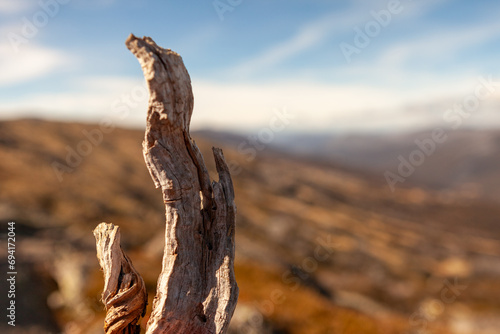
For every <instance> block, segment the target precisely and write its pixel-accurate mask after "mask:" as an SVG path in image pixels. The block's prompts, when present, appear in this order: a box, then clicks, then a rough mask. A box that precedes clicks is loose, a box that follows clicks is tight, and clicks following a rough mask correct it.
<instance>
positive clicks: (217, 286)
mask: <svg viewBox="0 0 500 334" xmlns="http://www.w3.org/2000/svg"><path fill="white" fill-rule="evenodd" d="M126 45H127V47H128V48H129V50H130V51H131V52H132V53H133V54H134V55H135V56H136V57H137V58H138V60H139V63H140V64H141V67H142V70H143V72H144V77H145V79H146V82H147V84H148V87H149V92H150V98H149V106H148V113H147V128H146V133H145V138H144V142H143V154H144V159H145V161H146V165H147V168H148V170H149V172H150V174H151V177H152V179H153V181H154V184H155V186H156V187H157V188H161V190H162V193H163V200H164V203H165V208H166V231H165V249H164V253H163V263H162V264H163V266H162V272H161V274H160V276H159V278H158V285H157V291H156V296H155V298H154V301H153V309H152V313H151V316H150V318H149V321H148V325H147V329H146V333H151V334H152V333H207V334H208V333H211V334H213V333H225V332H226V330H227V327H228V325H229V322H230V320H231V317H232V315H233V312H234V309H235V307H236V303H237V299H238V286H237V284H236V280H235V277H234V226H235V214H236V206H235V204H234V190H233V184H232V181H231V176H230V174H229V169H228V167H227V165H226V163H225V160H224V156H223V154H222V151H221V150H220V149H217V148H213V154H214V158H215V164H216V168H217V173H218V175H219V181H218V182H215V181H212V182H211V181H210V177H209V174H208V171H207V168H206V167H205V163H204V161H203V157H202V155H201V153H200V151H199V149H198V147H197V146H196V144H195V142H194V141H193V140H192V139H191V137H190V134H189V124H190V121H191V115H192V112H193V92H192V88H191V79H190V77H189V74H188V72H187V70H186V68H185V67H184V64H183V62H182V58H181V57H180V56H179V55H178V54H177V53H175V52H173V51H171V50H169V49H163V48H161V47H159V46H158V45H156V43H155V42H154V41H153V40H152V39H151V38H149V37H144V38H137V37H135V36H134V35H130V36H129V38H128V39H127V41H126ZM138 228H140V227H138Z"/></svg>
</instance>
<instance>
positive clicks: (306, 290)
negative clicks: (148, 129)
mask: <svg viewBox="0 0 500 334" xmlns="http://www.w3.org/2000/svg"><path fill="white" fill-rule="evenodd" d="M98 129H99V126H98V125H95V124H85V125H84V124H70V123H56V122H46V121H39V120H20V121H9V122H1V123H0V161H1V164H0V182H1V188H0V217H1V220H2V221H5V222H6V221H15V222H16V231H17V239H16V241H17V244H16V245H17V246H16V247H17V249H16V251H17V252H16V254H17V256H18V257H17V260H18V267H19V269H18V272H19V276H18V284H19V297H18V303H19V308H18V317H17V321H18V326H16V333H22V332H23V330H24V331H25V332H28V331H29V330H30V329H31V330H36V331H37V332H38V333H49V332H59V331H65V332H68V333H69V332H71V333H79V332H81V333H99V332H101V331H102V321H103V314H104V313H103V310H102V305H101V304H100V303H99V298H100V291H101V290H102V277H101V272H100V271H99V268H98V264H97V259H96V257H95V246H94V240H93V236H92V229H93V228H94V227H95V226H96V225H97V224H98V223H100V222H101V221H106V222H112V223H114V224H117V225H119V226H120V227H121V230H122V245H123V247H124V248H126V250H127V251H128V252H129V254H130V257H131V258H132V261H133V262H134V265H135V267H136V268H137V269H138V271H139V272H140V273H141V274H142V275H143V277H144V278H145V281H146V284H147V287H148V290H149V295H150V297H152V296H153V295H154V289H155V284H156V282H155V280H156V277H157V275H158V273H159V272H160V264H161V255H162V248H163V231H164V208H163V203H162V197H161V194H160V191H159V190H157V189H154V186H153V182H152V181H151V179H150V177H149V175H148V173H147V170H146V167H145V165H144V162H143V158H142V152H141V142H142V136H143V132H142V131H138V130H126V129H113V130H112V131H110V132H109V133H104V134H103V136H102V138H101V137H100V136H98V135H97V134H98V133H97V132H96V130H98ZM196 140H197V144H198V145H199V147H200V149H201V151H202V152H203V154H204V157H205V159H206V162H207V165H208V167H209V169H210V173H211V175H212V176H215V172H214V168H213V167H214V166H213V161H212V158H211V154H210V148H211V146H212V145H214V144H216V145H218V146H222V148H223V149H224V154H225V156H226V160H227V161H228V162H229V164H230V165H231V166H232V168H233V180H234V184H235V192H236V204H237V206H238V218H237V231H236V242H237V246H236V256H237V258H236V275H237V280H238V284H239V286H240V298H239V303H238V307H237V311H236V313H235V316H234V319H233V322H232V325H231V330H232V332H233V333H346V334H347V333H380V334H382V333H383V334H386V333H403V332H409V333H412V332H415V333H416V332H418V330H422V329H424V328H426V329H427V330H428V331H429V333H479V332H481V333H495V332H496V330H497V328H498V325H499V323H498V322H499V320H498V319H499V315H500V306H499V304H498V299H499V297H500V286H499V285H498V284H497V282H498V279H499V278H500V269H499V268H500V259H499V257H498V255H499V254H500V225H499V224H498V219H497V217H499V216H500V208H498V207H497V206H496V205H493V204H491V203H488V202H483V201H477V200H476V201H474V200H467V199H464V198H462V197H460V196H455V195H454V194H453V193H447V194H443V193H432V192H426V191H423V190H421V189H417V188H404V189H400V191H398V193H397V195H395V194H394V193H391V192H390V191H389V190H388V188H387V186H386V185H385V184H384V183H383V182H374V181H372V180H371V179H368V178H363V177H361V176H360V174H359V173H357V174H351V173H348V172H346V171H345V170H340V169H336V168H334V167H332V166H330V165H328V164H325V163H321V164H320V163H315V162H314V161H307V162H305V161H301V160H298V159H296V158H294V157H292V156H288V155H286V154H275V153H276V152H270V151H267V152H266V151H265V150H264V151H262V152H259V153H258V154H257V156H256V157H254V158H252V159H250V158H249V157H248V156H242V155H241V154H239V153H238V152H237V151H236V150H234V149H231V148H230V147H229V146H227V145H225V144H224V142H223V141H221V140H220V138H209V137H208V136H207V134H206V133H205V134H204V135H200V136H199V137H196ZM78 151H80V153H85V154H78ZM75 152H76V153H75ZM68 154H69V155H68ZM75 154H78V155H79V157H78V156H75ZM4 226H5V225H4ZM6 231H7V229H6V227H4V228H3V230H2V233H5V232H6ZM1 240H2V245H1V247H6V245H5V241H6V237H5V236H3V237H2V238H1ZM2 264H4V262H2ZM2 269H5V272H6V271H7V270H6V268H2ZM3 284H5V283H3ZM4 302H5V300H4V299H2V303H4ZM3 306H4V305H3V304H2V307H3ZM2 326H3V327H2ZM9 329H10V328H6V327H5V324H0V330H2V332H7V331H8V330H9Z"/></svg>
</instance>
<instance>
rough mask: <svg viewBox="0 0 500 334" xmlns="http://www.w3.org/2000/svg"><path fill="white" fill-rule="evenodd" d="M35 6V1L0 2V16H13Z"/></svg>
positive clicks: (3, 0)
mask: <svg viewBox="0 0 500 334" xmlns="http://www.w3.org/2000/svg"><path fill="white" fill-rule="evenodd" d="M35 6H36V1H30V0H0V14H15V13H19V12H23V11H26V10H29V9H31V8H33V7H35Z"/></svg>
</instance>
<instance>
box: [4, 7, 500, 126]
mask: <svg viewBox="0 0 500 334" xmlns="http://www.w3.org/2000/svg"><path fill="white" fill-rule="evenodd" d="M499 10H500V3H498V2H494V1H485V0H483V1H481V0H479V1H465V0H461V1H458V0H457V1H451V0H402V1H397V0H389V1H378V0H376V1H361V0H359V1H326V0H308V1H305V0H304V1H299V0H295V1H294V0H288V1H284V0H280V1H271V0H265V1H264V0H254V1H248V0H220V1H219V0H217V1H191V0H189V1H182V2H181V1H129V0H123V1H117V0H41V1H32V0H16V1H13V0H0V36H1V40H0V115H1V117H2V118H17V117H40V118H49V119H58V120H78V121H88V122H98V121H100V120H102V119H104V118H112V119H113V121H114V122H116V123H117V124H118V125H124V126H143V125H144V119H145V109H146V104H147V97H146V96H145V94H143V92H144V86H143V85H144V82H143V79H142V73H141V70H140V66H139V64H138V62H137V60H136V59H135V58H134V57H133V55H132V54H131V53H130V52H129V51H128V50H127V49H126V47H125V46H124V41H125V39H126V38H127V36H128V35H129V34H130V33H134V34H135V35H137V36H143V35H146V36H151V37H152V38H153V39H155V41H156V42H157V43H158V44H159V45H161V46H163V47H166V48H171V49H173V50H175V51H177V52H178V53H180V54H181V55H182V57H183V59H184V62H185V64H186V67H187V68H188V71H189V72H190V75H191V78H192V81H193V89H194V94H195V113H194V116H193V121H192V126H193V127H194V128H203V127H211V128H215V129H232V130H236V131H239V130H246V131H255V130H256V129H259V128H262V127H266V126H268V123H269V122H270V120H271V119H272V118H273V115H275V113H276V112H286V113H288V114H290V115H292V116H291V117H290V119H291V121H290V122H289V124H287V129H288V130H290V131H306V132H312V131H327V132H336V131H391V130H401V129H415V128H418V127H429V126H436V124H438V125H439V124H440V123H443V122H444V121H443V115H444V114H445V113H446V111H447V110H448V109H449V108H451V107H452V106H453V105H454V104H457V103H462V102H463V101H464V99H467V96H468V95H470V94H472V93H474V91H475V89H476V87H477V86H478V85H479V84H480V81H479V80H478V78H480V77H482V78H489V77H491V78H492V79H490V81H500V61H499V59H500V57H499V56H500V23H499V21H498V13H499ZM388 15H389V16H388ZM377 16H378V21H377ZM370 29H371V30H370ZM359 31H361V34H363V35H364V37H360V33H359ZM369 35H371V36H369ZM356 43H357V44H356ZM346 48H347V49H346ZM354 48H355V49H356V51H355V52H353V50H354ZM343 50H344V51H343ZM346 50H349V51H348V52H347V53H346ZM346 54H347V56H346ZM118 106H120V107H122V109H120V110H124V108H125V109H126V110H127V112H126V114H124V113H118V112H117V109H119V108H117V107H118ZM499 106H500V85H499V86H498V92H497V90H496V89H495V91H494V92H491V94H489V95H488V96H487V97H486V98H484V99H482V100H481V101H480V105H479V106H478V107H477V109H474V110H473V115H472V116H471V117H467V119H464V122H463V124H464V125H465V126H478V125H479V126H484V125H488V126H497V125H500V117H499V116H498V109H499V108H498V107H499ZM285 110H286V111H285ZM445 123H446V122H445Z"/></svg>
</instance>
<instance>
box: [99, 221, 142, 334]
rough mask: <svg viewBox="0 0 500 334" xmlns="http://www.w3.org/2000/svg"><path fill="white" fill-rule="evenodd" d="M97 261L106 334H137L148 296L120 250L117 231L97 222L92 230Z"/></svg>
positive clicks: (140, 279) (130, 264) (137, 275)
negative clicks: (100, 269) (100, 277)
mask: <svg viewBox="0 0 500 334" xmlns="http://www.w3.org/2000/svg"><path fill="white" fill-rule="evenodd" d="M94 236H95V239H96V248H97V258H98V259H99V264H100V266H101V268H102V270H103V272H104V291H103V292H102V302H103V303H104V305H105V306H106V319H105V320H104V331H105V332H106V334H121V333H124V334H138V333H139V332H140V326H139V325H138V323H139V320H140V318H141V317H143V316H144V312H146V305H147V303H148V295H147V293H146V286H145V284H144V281H143V280H142V278H141V276H140V275H139V274H138V273H137V271H136V270H135V269H134V266H133V265H132V262H131V261H130V259H129V258H128V257H127V255H125V253H123V251H122V249H121V247H120V228H119V227H118V226H115V225H113V224H106V223H101V224H99V225H98V226H97V227H96V228H95V230H94Z"/></svg>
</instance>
